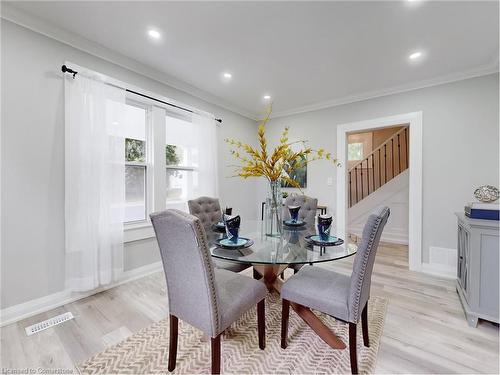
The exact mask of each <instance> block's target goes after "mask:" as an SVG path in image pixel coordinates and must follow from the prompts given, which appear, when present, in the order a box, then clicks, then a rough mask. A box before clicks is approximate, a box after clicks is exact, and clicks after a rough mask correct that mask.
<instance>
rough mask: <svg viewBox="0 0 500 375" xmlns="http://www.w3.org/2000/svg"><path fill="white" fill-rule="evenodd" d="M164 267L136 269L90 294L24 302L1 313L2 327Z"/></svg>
mask: <svg viewBox="0 0 500 375" xmlns="http://www.w3.org/2000/svg"><path fill="white" fill-rule="evenodd" d="M162 267H163V266H162V262H161V261H160V262H156V263H151V264H148V265H145V266H142V267H138V268H134V269H132V270H129V271H124V272H123V274H122V277H121V279H120V280H119V281H117V282H115V283H112V284H109V285H106V286H103V287H100V288H97V289H94V290H92V291H89V292H84V293H72V292H70V291H68V290H63V291H60V292H57V293H53V294H49V295H47V296H44V297H40V298H37V299H34V300H31V301H27V302H23V303H20V304H18V305H14V306H10V307H7V308H5V309H2V310H1V311H0V327H3V326H6V325H8V324H12V323H15V322H17V321H19V320H23V319H26V318H29V317H31V316H33V315H37V314H41V313H43V312H46V311H49V310H52V309H55V308H57V307H60V306H62V305H65V304H67V303H71V302H74V301H77V300H79V299H82V298H85V297H88V296H91V295H93V294H96V293H99V292H102V291H104V290H107V289H111V288H114V287H116V286H118V285H121V284H124V283H127V282H129V281H133V280H136V279H140V278H141V277H145V276H148V275H151V274H153V273H156V272H158V271H161V270H162Z"/></svg>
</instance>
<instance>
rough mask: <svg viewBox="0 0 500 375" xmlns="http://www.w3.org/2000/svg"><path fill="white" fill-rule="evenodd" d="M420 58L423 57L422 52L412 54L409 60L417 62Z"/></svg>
mask: <svg viewBox="0 0 500 375" xmlns="http://www.w3.org/2000/svg"><path fill="white" fill-rule="evenodd" d="M420 57H422V52H420V51H417V52H413V53H412V54H410V56H408V58H409V59H410V60H417V59H419V58H420Z"/></svg>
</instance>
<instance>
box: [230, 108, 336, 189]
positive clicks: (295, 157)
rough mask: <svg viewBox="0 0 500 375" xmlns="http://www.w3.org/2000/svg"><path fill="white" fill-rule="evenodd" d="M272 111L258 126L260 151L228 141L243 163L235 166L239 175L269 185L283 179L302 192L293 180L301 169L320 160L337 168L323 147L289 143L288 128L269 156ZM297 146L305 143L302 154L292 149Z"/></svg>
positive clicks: (233, 152)
mask: <svg viewBox="0 0 500 375" xmlns="http://www.w3.org/2000/svg"><path fill="white" fill-rule="evenodd" d="M271 112H272V107H270V108H269V110H268V112H267V116H266V117H265V118H264V119H263V120H261V121H260V124H259V127H258V131H257V136H258V139H259V148H260V149H259V148H254V147H252V146H250V145H249V144H246V143H243V142H241V141H238V140H235V139H225V141H226V142H227V143H228V144H230V145H231V146H232V149H231V154H232V155H233V156H234V157H235V158H236V159H237V160H239V161H240V162H241V164H240V165H237V166H235V167H236V171H235V172H236V176H240V177H243V178H248V177H265V178H266V179H267V180H268V181H269V182H276V181H279V180H282V181H285V182H287V183H288V184H289V185H290V186H293V187H297V188H299V189H300V186H299V183H298V182H297V181H295V180H293V179H292V178H290V175H291V174H292V173H293V172H294V171H296V170H297V169H300V168H302V167H304V166H306V165H307V164H309V163H310V162H312V161H315V160H320V159H325V160H329V161H331V162H332V163H333V164H334V165H336V166H339V165H340V164H339V162H338V161H337V159H336V158H334V157H333V156H332V154H331V153H330V152H326V151H325V150H324V149H323V148H320V149H318V150H315V149H312V148H311V147H308V146H307V141H303V140H301V141H295V142H289V139H288V131H289V128H288V127H285V129H284V130H283V133H282V134H281V137H280V140H279V144H278V146H276V147H275V149H274V150H273V152H272V153H271V154H269V153H268V151H267V139H266V125H267V123H268V122H269V119H270V116H271ZM295 144H302V146H303V148H302V149H301V150H300V151H293V150H292V146H293V145H295Z"/></svg>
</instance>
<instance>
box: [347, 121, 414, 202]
mask: <svg viewBox="0 0 500 375" xmlns="http://www.w3.org/2000/svg"><path fill="white" fill-rule="evenodd" d="M408 136H409V128H408V126H405V127H404V128H402V129H400V130H399V131H398V132H397V133H394V134H393V135H392V136H391V137H390V138H388V139H387V140H386V141H385V142H384V143H382V144H381V145H380V146H378V147H377V148H376V149H375V150H373V151H372V152H371V153H370V154H369V155H368V156H366V157H365V158H364V159H363V160H361V161H359V162H358V163H356V164H355V165H354V166H353V167H352V168H350V169H349V171H348V174H349V176H348V181H349V207H352V206H353V205H355V204H356V203H358V202H359V201H360V200H362V199H364V198H366V197H367V196H368V195H370V194H371V193H373V192H374V191H375V190H377V189H379V188H380V187H381V186H383V185H385V184H386V183H387V182H388V181H390V180H392V179H393V178H394V177H396V176H397V175H398V174H400V173H401V172H404V171H405V170H406V169H408V163H409V155H408Z"/></svg>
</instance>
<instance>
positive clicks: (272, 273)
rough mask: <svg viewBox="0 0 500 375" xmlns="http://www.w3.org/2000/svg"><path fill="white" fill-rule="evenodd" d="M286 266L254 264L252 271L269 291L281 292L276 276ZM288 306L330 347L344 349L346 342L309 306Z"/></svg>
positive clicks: (279, 280) (281, 282) (280, 281)
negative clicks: (258, 275)
mask: <svg viewBox="0 0 500 375" xmlns="http://www.w3.org/2000/svg"><path fill="white" fill-rule="evenodd" d="M287 268H288V266H286V265H285V266H283V265H281V266H268V265H266V266H263V265H254V268H253V269H254V271H255V272H257V273H258V274H260V275H261V276H263V277H262V281H263V282H264V283H265V284H266V286H267V289H268V290H269V292H271V293H272V292H273V291H275V292H278V293H280V292H281V286H282V285H283V281H282V280H281V279H280V278H279V277H278V276H279V275H281V273H282V272H284V271H285V270H286V269H287ZM290 306H291V307H292V309H293V310H294V311H295V312H296V313H297V315H298V316H300V317H301V318H302V320H304V322H306V324H307V325H308V326H309V327H311V329H312V330H313V331H314V332H316V334H317V335H318V336H319V337H321V339H322V340H323V341H324V342H326V343H327V344H328V345H329V346H330V347H331V348H332V349H345V348H346V344H344V342H343V341H342V340H341V339H340V338H339V337H338V336H337V335H336V334H335V333H333V332H332V331H331V330H330V328H328V327H327V326H326V325H325V324H324V323H323V322H322V321H321V320H320V319H319V318H318V317H317V316H316V315H315V314H314V313H313V312H312V311H311V309H310V308H309V307H305V306H302V305H299V304H297V303H294V302H291V303H290Z"/></svg>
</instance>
